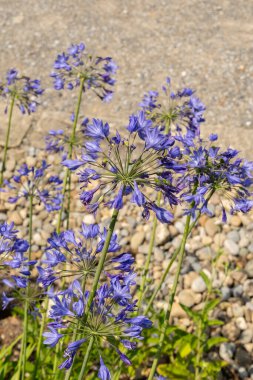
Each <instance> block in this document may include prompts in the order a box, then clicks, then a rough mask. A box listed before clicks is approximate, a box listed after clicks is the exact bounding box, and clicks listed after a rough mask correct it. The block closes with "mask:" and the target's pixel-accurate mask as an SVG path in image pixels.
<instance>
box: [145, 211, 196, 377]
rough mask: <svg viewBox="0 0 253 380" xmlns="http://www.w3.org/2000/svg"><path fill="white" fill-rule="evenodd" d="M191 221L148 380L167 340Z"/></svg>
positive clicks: (189, 218) (154, 369)
mask: <svg viewBox="0 0 253 380" xmlns="http://www.w3.org/2000/svg"><path fill="white" fill-rule="evenodd" d="M190 221H191V216H190V215H188V216H187V218H186V223H185V229H184V234H183V239H182V244H181V247H180V251H179V255H178V265H177V270H176V273H175V278H174V281H173V285H172V289H171V292H170V298H169V302H168V305H167V308H166V310H165V313H164V321H163V324H162V329H161V334H160V338H159V343H158V349H157V353H156V357H155V359H154V361H153V364H152V368H151V371H150V374H149V377H148V380H152V379H153V378H154V375H155V372H156V368H157V365H158V361H159V358H160V355H161V351H162V348H163V343H164V339H165V335H166V329H167V327H168V325H169V319H170V314H171V310H172V306H173V303H174V298H175V294H176V290H177V285H178V280H179V275H180V272H181V268H182V263H183V259H184V253H185V245H186V242H187V237H188V234H189V228H190Z"/></svg>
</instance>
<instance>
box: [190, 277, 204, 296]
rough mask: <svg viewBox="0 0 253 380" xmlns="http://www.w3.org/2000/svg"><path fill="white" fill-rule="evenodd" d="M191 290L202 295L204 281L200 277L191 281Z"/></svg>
mask: <svg viewBox="0 0 253 380" xmlns="http://www.w3.org/2000/svg"><path fill="white" fill-rule="evenodd" d="M191 288H192V290H193V291H194V292H195V293H203V292H204V291H205V290H206V284H205V281H204V280H203V278H202V277H201V276H198V277H197V278H195V280H193V282H192V286H191Z"/></svg>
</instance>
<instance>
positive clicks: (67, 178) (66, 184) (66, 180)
mask: <svg viewBox="0 0 253 380" xmlns="http://www.w3.org/2000/svg"><path fill="white" fill-rule="evenodd" d="M84 82H85V78H82V79H81V82H80V88H79V95H78V100H77V106H76V112H75V119H74V123H73V128H72V133H71V139H70V142H69V148H68V159H72V152H73V144H74V142H75V136H76V127H77V122H78V117H79V113H80V107H81V101H82V95H83V85H84ZM67 188H68V194H69V195H68V209H67V224H68V223H69V222H68V221H69V213H70V191H71V171H70V170H69V169H68V168H66V169H65V175H64V180H63V188H62V197H63V202H62V206H61V209H60V211H59V214H58V220H57V227H56V232H57V233H60V230H61V221H62V213H63V209H64V200H65V196H66V191H67Z"/></svg>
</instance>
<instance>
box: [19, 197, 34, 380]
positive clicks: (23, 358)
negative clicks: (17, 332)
mask: <svg viewBox="0 0 253 380" xmlns="http://www.w3.org/2000/svg"><path fill="white" fill-rule="evenodd" d="M32 233H33V193H31V194H30V196H29V240H28V242H29V251H28V260H29V261H31V253H32ZM29 288H30V283H29V281H28V284H27V287H26V299H25V310H24V322H23V335H22V341H21V351H20V358H19V365H18V379H20V378H21V379H22V380H24V378H25V367H26V352H27V351H26V348H27V334H28V307H29V299H28V298H29Z"/></svg>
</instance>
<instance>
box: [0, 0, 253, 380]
mask: <svg viewBox="0 0 253 380" xmlns="http://www.w3.org/2000/svg"><path fill="white" fill-rule="evenodd" d="M0 13H1V18H0V27H1V34H0V43H1V47H2V54H1V55H0V76H3V75H4V74H5V71H6V70H7V69H8V68H10V67H16V68H17V69H20V70H22V71H23V72H24V73H26V74H28V75H30V76H31V77H40V78H41V79H42V80H43V82H44V83H45V84H44V85H45V87H47V88H50V86H51V83H50V79H49V78H48V73H50V71H51V66H52V63H53V61H54V58H55V56H56V54H57V53H58V52H61V51H63V50H64V49H65V48H66V47H68V45H69V44H70V43H71V42H75V43H77V42H80V41H84V42H85V43H86V44H87V46H88V48H90V49H91V50H93V51H94V52H96V54H98V55H110V56H112V57H113V58H114V59H115V60H116V61H117V63H118V65H119V66H120V69H119V72H118V76H117V79H118V82H117V85H116V86H115V91H116V93H115V97H114V100H113V102H112V103H111V104H110V105H103V104H100V103H99V102H98V100H97V99H95V98H93V97H92V96H88V98H87V100H86V102H85V104H84V109H83V113H84V114H85V115H89V116H96V117H103V118H106V119H107V120H108V121H111V123H112V124H113V125H114V126H118V128H120V126H122V125H125V123H126V121H127V119H128V115H129V114H131V113H132V112H134V111H135V110H136V109H137V104H138V102H139V101H140V99H141V97H142V95H143V93H144V92H145V91H146V90H149V89H157V88H158V89H159V88H160V86H161V84H162V83H163V81H164V78H165V77H166V76H167V75H169V76H170V77H171V78H172V79H173V83H175V85H176V86H177V85H187V86H189V87H194V88H195V89H197V91H198V95H199V97H200V98H201V99H202V100H203V102H204V103H205V104H206V106H207V113H206V120H207V122H206V125H205V126H204V127H203V133H204V134H206V135H207V134H209V133H210V132H211V131H212V132H216V131H217V132H218V133H219V134H220V136H221V140H222V141H223V143H224V144H225V145H228V144H231V145H232V146H235V147H237V148H239V149H240V150H242V151H243V153H244V154H245V155H246V156H247V157H248V158H251V159H252V158H253V153H252V129H253V119H252V108H253V97H252V93H251V92H252V72H253V65H252V62H253V60H252V55H253V44H252V42H253V33H252V32H253V25H252V22H251V20H252V16H253V4H252V2H250V1H249V2H246V1H244V0H239V1H235V0H228V1H227V0H223V1H222V2H220V1H217V0H214V1H211V2H210V1H191V2H190V1H186V0H185V1H182V0H181V1H176V0H170V1H162V0H159V1H156V2H153V1H151V0H146V1H135V2H134V1H131V0H128V1H124V2H123V1H119V0H108V1H107V2H105V1H102V0H100V1H88V0H76V1H75V2H71V1H70V0H61V1H56V0H44V1H37V2H34V1H32V0H26V1H25V3H22V7H21V6H20V1H18V0H12V1H7V0H0ZM74 97H75V94H74V93H70V92H68V93H66V94H59V93H57V92H55V91H54V90H52V89H49V90H48V91H47V93H46V94H45V96H44V100H43V104H42V107H41V108H40V109H39V110H38V112H37V113H36V114H35V115H33V116H32V117H29V118H27V117H22V118H21V117H20V115H19V114H18V113H16V114H15V115H14V128H13V133H12V138H11V146H12V148H13V149H11V151H10V154H9V158H10V159H9V162H8V165H7V172H6V177H7V178H8V177H10V176H11V175H12V173H13V170H14V168H15V166H16V164H17V163H18V164H21V163H22V160H24V157H26V159H27V161H28V162H30V163H31V164H34V163H35V162H36V157H38V158H43V157H44V156H45V153H44V152H43V151H42V150H41V149H42V148H44V143H43V140H42V139H43V136H44V135H45V132H46V131H47V130H49V129H52V128H56V129H57V128H60V127H62V126H63V125H65V124H67V123H68V121H69V115H70V113H71V112H72V111H73V104H74V102H75V99H74ZM0 115H1V116H0V136H1V138H0V146H1V143H3V138H2V136H3V131H4V129H5V125H6V119H5V116H4V115H2V114H0ZM0 153H1V149H0ZM48 159H49V162H50V163H57V160H56V159H55V156H49V157H48ZM72 195H73V199H75V200H76V201H75V202H74V203H75V204H74V205H73V214H72V215H73V217H72V220H71V224H72V227H77V226H79V225H80V223H81V222H82V221H83V212H82V208H81V206H80V204H79V202H78V201H77V198H78V190H77V186H75V189H74V190H73V194H72ZM2 197H4V196H3V195H2ZM212 208H213V212H214V215H215V216H217V218H216V217H214V218H211V219H207V218H206V217H202V218H201V219H200V223H199V226H198V228H196V229H195V230H194V231H193V233H192V236H191V238H190V240H189V243H188V245H187V257H186V260H185V262H184V268H183V271H182V273H183V274H184V276H182V279H181V283H180V287H179V290H178V294H177V298H176V304H175V305H174V309H173V313H172V316H173V320H174V321H175V322H176V323H180V324H181V325H183V326H186V327H188V325H189V321H188V319H187V318H186V316H185V314H184V312H183V310H182V309H181V307H180V305H179V303H180V302H181V303H185V304H187V305H188V306H189V307H193V308H196V309H198V307H201V304H202V302H203V299H204V297H205V290H206V289H205V286H204V284H203V282H202V281H201V279H200V277H199V272H200V270H201V269H205V271H206V274H207V275H211V268H210V262H211V258H212V257H213V256H214V255H215V253H217V251H218V250H219V249H221V248H222V250H223V255H222V259H221V260H220V263H219V265H218V267H217V272H216V273H215V275H214V280H215V282H214V284H215V287H216V288H217V289H221V292H222V298H223V301H222V303H221V306H220V308H219V310H218V311H217V314H218V315H217V316H218V317H219V318H221V319H222V320H224V326H223V327H221V328H220V329H219V330H217V333H218V334H221V335H224V336H226V337H227V338H228V339H229V343H224V344H223V345H222V346H221V348H220V356H221V357H222V358H223V359H225V360H227V361H229V362H230V363H231V368H234V369H235V372H236V374H237V375H235V378H240V379H250V378H251V379H253V375H252V376H251V374H252V373H253V367H252V356H251V354H252V352H253V244H252V241H253V214H251V215H249V216H243V215H240V216H238V217H237V216H236V217H231V218H229V220H228V224H227V225H225V226H222V225H221V224H220V223H219V216H220V205H219V202H218V200H217V199H214V200H213V205H212ZM36 213H37V215H36V218H35V222H34V227H35V234H34V246H33V251H34V252H35V253H34V255H35V256H36V255H37V256H39V255H40V253H39V252H40V251H41V248H42V247H43V246H44V245H45V244H46V240H47V238H48V237H49V235H50V233H51V232H52V231H53V229H54V222H53V223H52V222H51V220H50V219H48V218H47V215H46V214H45V212H43V210H42V209H41V208H40V207H38V208H37V209H36ZM180 213H181V210H180V209H179V208H178V209H176V210H175V215H176V219H175V223H174V225H173V226H169V227H166V226H163V225H161V226H159V235H158V238H157V240H158V247H157V248H156V250H155V254H154V260H153V263H152V270H153V271H152V278H153V279H154V282H156V281H158V280H159V278H160V277H161V273H162V271H163V270H164V268H165V266H166V264H167V262H168V260H169V257H170V256H171V254H172V252H173V251H174V249H175V247H177V244H178V242H179V240H180V238H181V237H182V231H183V228H184V223H183V221H182V218H180ZM108 217H109V214H108V212H107V211H106V210H104V211H103V212H102V213H101V215H98V219H99V220H100V221H101V220H102V222H103V223H106V222H107V221H108ZM6 219H8V220H9V221H11V220H13V221H14V222H15V223H16V225H17V227H18V228H19V229H20V230H21V234H22V235H23V236H25V235H27V221H25V219H26V210H24V209H23V210H22V208H21V207H20V206H17V207H16V208H15V206H14V205H9V204H8V203H5V202H0V222H1V221H3V220H6ZM85 221H86V222H93V218H92V216H86V217H85ZM120 223H121V224H120V225H121V227H122V228H121V229H120V231H118V232H119V235H120V242H121V244H122V245H124V246H126V248H128V247H129V248H131V250H132V251H133V252H134V253H135V255H136V262H137V267H139V268H142V267H143V263H144V262H145V256H146V252H147V244H148V236H149V235H150V228H151V227H150V225H145V223H144V222H143V221H142V220H141V218H140V215H139V213H138V212H137V210H136V208H134V207H132V206H131V207H129V206H128V207H125V208H124V209H123V210H122V213H121V221H120ZM42 226H43V230H42ZM133 231H134V233H133ZM36 252H37V253H36ZM224 261H225V262H230V263H231V265H232V269H233V270H232V272H231V273H230V274H229V276H228V277H225V276H224V266H223V262H224ZM234 268H237V270H235V269H234ZM172 281H173V270H172V274H171V276H170V277H169V279H168V281H167V283H166V284H165V286H164V288H163V290H162V295H161V297H160V299H159V301H158V303H157V307H160V308H162V307H163V305H164V297H166V295H167V294H168V288H169V287H170V285H171V282H172ZM9 318H12V317H9ZM14 322H15V321H14ZM9 323H10V324H12V320H10V321H9ZM4 328H5V321H4V320H3V321H0V339H1V340H2V341H6V338H5V337H4V336H3V333H2V331H4ZM229 376H230V375H229ZM250 376H251V377H250ZM227 378H228V379H230V378H232V375H231V377H227Z"/></svg>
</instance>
